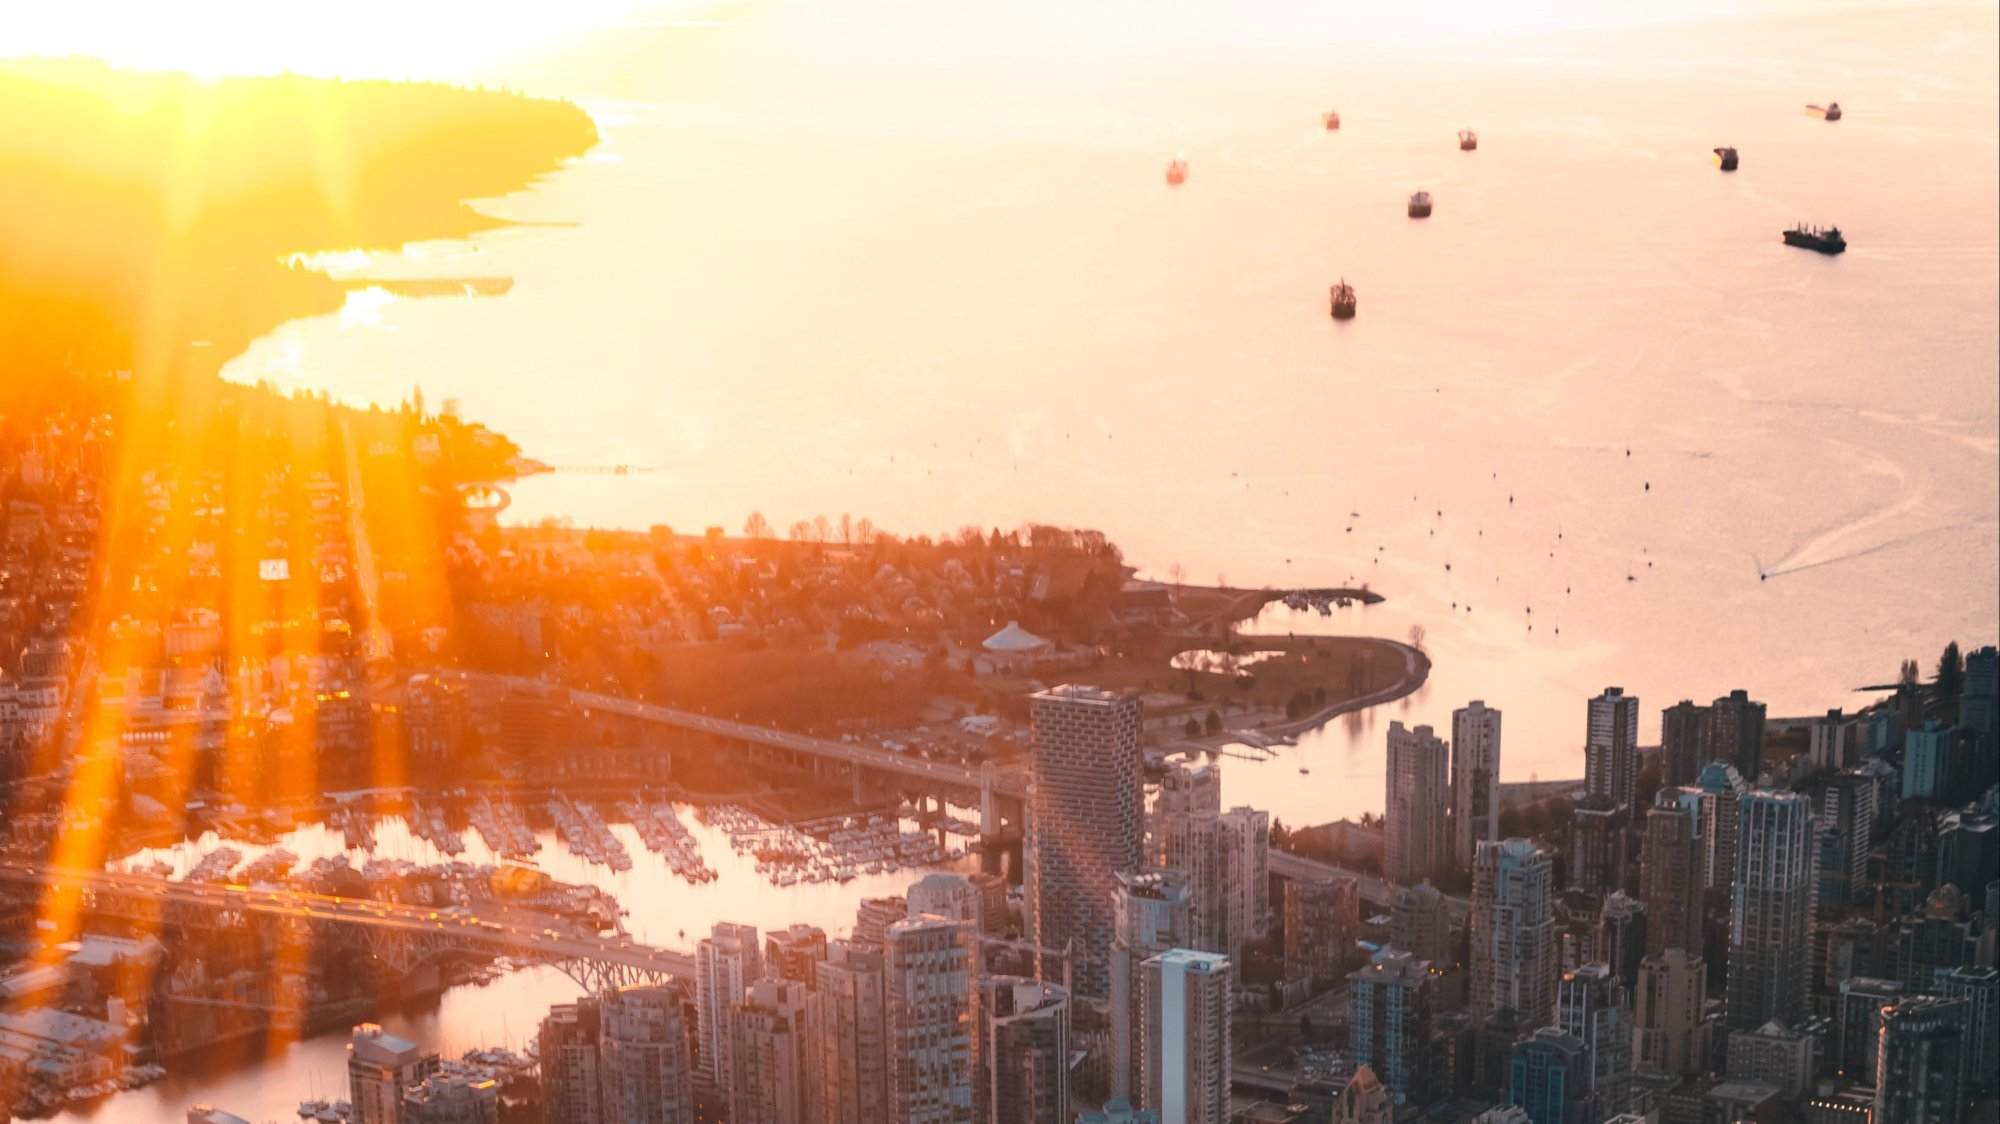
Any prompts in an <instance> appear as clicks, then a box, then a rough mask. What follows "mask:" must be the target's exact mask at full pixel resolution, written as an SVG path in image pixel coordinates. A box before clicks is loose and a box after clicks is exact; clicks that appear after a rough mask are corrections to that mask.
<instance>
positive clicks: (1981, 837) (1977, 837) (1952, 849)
mask: <svg viewBox="0 0 2000 1124" xmlns="http://www.w3.org/2000/svg"><path fill="white" fill-rule="evenodd" d="M1937 830H1938V834H1937V880H1938V882H1939V883H1940V884H1942V883H1946V882H1949V883H1951V884H1952V885H1954V886H1957V887H1958V888H1959V890H1960V891H1961V892H1963V893H1964V894H1965V895H1966V897H1968V898H1973V897H1974V895H1976V894H1978V893H1979V890H1980V887H1982V886H1986V885H1990V884H1991V883H1992V882H1993V881H1994V880H1995V879H2000V817H1995V816H1994V815H1993V814H1991V813H1989V812H1982V811H1978V810H1976V809H1975V808H1959V809H1956V810H1954V811H1950V812H1946V813H1945V814H1944V815H1942V816H1940V817H1938V822H1937ZM1975 900H1976V898H1975ZM1989 916H1990V915H1989ZM1996 923H2000V920H1996Z"/></svg>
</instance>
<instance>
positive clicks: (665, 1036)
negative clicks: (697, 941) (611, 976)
mask: <svg viewBox="0 0 2000 1124" xmlns="http://www.w3.org/2000/svg"><path fill="white" fill-rule="evenodd" d="M598 1017H599V1019H600V1020H601V1026H600V1030H599V1035H598V1040H597V1050H598V1055H597V1072H598V1076H599V1078H600V1079H601V1080H602V1081H603V1083H604V1094H603V1104H604V1117H603V1119H605V1120H607V1121H616V1122H617V1124H694V1119H695V1116H694V1081H693V1067H692V1066H691V1065H690V1064H689V1058H688V1039H687V1030H686V1028H685V1026H684V1025H683V1023H682V1022H681V1001H680V996H679V995H677V994H676V993H675V992H674V990H673V989H672V988H668V987H643V986H642V987H622V988H619V989H617V990H615V991H607V992H604V993H603V994H602V995H600V996H599V997H598Z"/></svg>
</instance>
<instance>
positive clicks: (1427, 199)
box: [1410, 191, 1431, 219]
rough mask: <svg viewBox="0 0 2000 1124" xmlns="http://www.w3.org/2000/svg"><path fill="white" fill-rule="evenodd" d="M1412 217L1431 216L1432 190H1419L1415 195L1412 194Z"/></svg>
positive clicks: (1422, 217)
mask: <svg viewBox="0 0 2000 1124" xmlns="http://www.w3.org/2000/svg"><path fill="white" fill-rule="evenodd" d="M1410 217H1411V218H1413V219H1427V218H1430V217H1431V193H1430V192H1428V191H1419V192H1417V193H1416V194H1415V195H1412V196H1410Z"/></svg>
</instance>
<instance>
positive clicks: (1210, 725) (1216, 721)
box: [1201, 710, 1222, 734]
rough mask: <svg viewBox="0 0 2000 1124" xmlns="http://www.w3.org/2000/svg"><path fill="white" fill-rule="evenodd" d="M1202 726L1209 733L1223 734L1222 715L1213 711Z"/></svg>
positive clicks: (1203, 720)
mask: <svg viewBox="0 0 2000 1124" xmlns="http://www.w3.org/2000/svg"><path fill="white" fill-rule="evenodd" d="M1201 725H1202V729H1203V730H1205V731H1207V732H1208V733H1211V734H1219V733H1221V732H1222V715H1220V714H1217V713H1216V712H1214V711H1212V710H1211V711H1209V712H1208V717H1206V718H1204V719H1202V721H1201Z"/></svg>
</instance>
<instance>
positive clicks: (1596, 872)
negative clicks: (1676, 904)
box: [1569, 794, 1631, 898]
mask: <svg viewBox="0 0 2000 1124" xmlns="http://www.w3.org/2000/svg"><path fill="white" fill-rule="evenodd" d="M1630 815H1631V810H1630V809H1629V808H1628V807H1626V806H1625V805H1622V804H1613V803H1612V802H1611V799H1610V798H1609V797H1606V796H1598V795H1595V794H1591V795H1586V796H1585V797H1584V798H1583V799H1581V800H1579V801H1577V802H1576V806H1575V808H1573V809H1572V810H1571V812H1570V821H1569V886H1570V889H1572V890H1581V891H1583V892H1584V893H1586V894H1589V895H1590V896H1592V897H1599V898H1601V897H1603V896H1604V895H1605V894H1608V893H1610V892H1612V891H1613V890H1618V889H1622V888H1623V887H1624V885H1625V873H1626V872H1625V836H1626V831H1625V825H1626V823H1627V822H1628V821H1629V818H1630Z"/></svg>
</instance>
